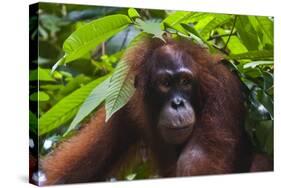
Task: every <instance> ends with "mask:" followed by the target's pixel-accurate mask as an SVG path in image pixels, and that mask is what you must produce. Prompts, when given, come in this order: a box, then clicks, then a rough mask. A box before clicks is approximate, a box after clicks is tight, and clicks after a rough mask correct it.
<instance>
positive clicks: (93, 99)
mask: <svg viewBox="0 0 281 188" xmlns="http://www.w3.org/2000/svg"><path fill="white" fill-rule="evenodd" d="M109 81H110V78H108V79H106V80H105V81H103V82H102V83H101V84H99V85H98V86H97V87H95V88H94V89H93V90H92V92H91V93H90V95H89V96H88V98H87V99H86V100H85V101H84V103H83V104H82V106H81V107H80V109H79V111H78V112H77V114H76V116H75V118H74V119H73V121H72V122H71V124H70V126H69V128H68V130H67V131H66V133H65V135H66V134H68V133H69V132H70V131H71V130H73V129H74V128H75V127H76V126H77V125H78V124H79V123H80V122H81V121H82V120H83V119H84V118H85V117H86V116H88V115H89V114H90V113H91V112H92V111H94V110H95V109H96V108H97V107H98V106H99V105H100V104H101V103H102V102H103V101H104V100H105V97H106V94H105V93H106V92H107V89H108V87H109Z"/></svg>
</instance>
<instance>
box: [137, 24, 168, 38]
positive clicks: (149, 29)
mask: <svg viewBox="0 0 281 188" xmlns="http://www.w3.org/2000/svg"><path fill="white" fill-rule="evenodd" d="M136 24H137V25H138V27H139V29H140V30H142V31H143V32H145V33H149V34H152V35H153V37H157V38H159V39H161V40H163V41H165V40H164V39H163V36H162V35H163V33H164V31H163V30H162V29H161V25H160V23H159V22H157V21H156V20H146V21H143V20H141V19H136Z"/></svg>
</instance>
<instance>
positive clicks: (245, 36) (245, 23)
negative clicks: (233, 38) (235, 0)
mask: <svg viewBox="0 0 281 188" xmlns="http://www.w3.org/2000/svg"><path fill="white" fill-rule="evenodd" d="M235 28H236V30H237V33H238V36H239V38H240V39H241V40H242V41H243V44H244V45H245V46H246V47H247V49H248V50H251V51H253V50H258V49H259V40H258V35H257V32H256V30H255V29H254V27H253V26H252V24H251V22H250V21H249V18H248V16H237V21H236V25H235Z"/></svg>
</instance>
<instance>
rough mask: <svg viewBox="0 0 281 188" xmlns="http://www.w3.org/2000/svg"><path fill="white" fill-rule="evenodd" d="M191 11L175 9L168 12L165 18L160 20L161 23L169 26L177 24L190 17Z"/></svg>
mask: <svg viewBox="0 0 281 188" xmlns="http://www.w3.org/2000/svg"><path fill="white" fill-rule="evenodd" d="M191 15H192V13H190V12H184V11H177V12H174V13H172V14H170V15H169V16H168V17H167V18H165V19H164V20H163V21H162V24H164V23H165V24H167V25H169V26H171V27H173V26H175V25H177V24H179V23H180V22H181V21H183V20H185V19H186V18H188V17H190V16H191Z"/></svg>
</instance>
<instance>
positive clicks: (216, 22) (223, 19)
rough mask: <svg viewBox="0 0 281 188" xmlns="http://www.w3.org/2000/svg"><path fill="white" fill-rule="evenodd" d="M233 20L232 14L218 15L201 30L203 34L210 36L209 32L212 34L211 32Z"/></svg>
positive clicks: (205, 36)
mask: <svg viewBox="0 0 281 188" xmlns="http://www.w3.org/2000/svg"><path fill="white" fill-rule="evenodd" d="M231 20H232V16H231V15H216V16H215V17H214V18H213V19H212V20H211V21H210V22H209V23H208V24H207V25H206V26H205V27H204V28H203V29H202V31H201V32H200V34H201V36H203V37H204V38H207V37H208V34H210V32H211V31H212V30H213V29H215V28H217V27H219V26H221V25H223V24H226V23H227V22H229V21H231Z"/></svg>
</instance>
